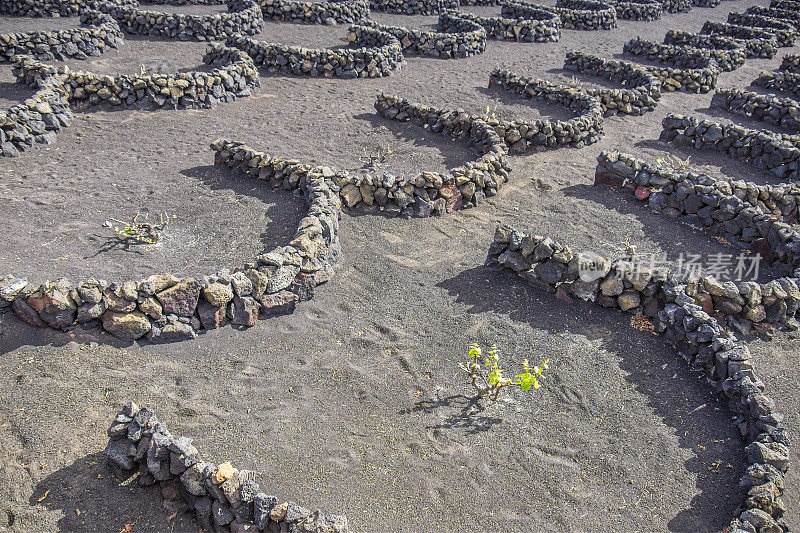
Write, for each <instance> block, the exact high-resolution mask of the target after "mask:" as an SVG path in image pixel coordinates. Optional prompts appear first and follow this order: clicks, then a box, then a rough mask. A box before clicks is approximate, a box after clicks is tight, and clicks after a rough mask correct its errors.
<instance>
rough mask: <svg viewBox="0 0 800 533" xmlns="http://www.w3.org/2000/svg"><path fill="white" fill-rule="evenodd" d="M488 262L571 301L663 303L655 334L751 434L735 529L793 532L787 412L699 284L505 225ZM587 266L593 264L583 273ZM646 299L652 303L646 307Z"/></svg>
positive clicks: (637, 307) (630, 305)
mask: <svg viewBox="0 0 800 533" xmlns="http://www.w3.org/2000/svg"><path fill="white" fill-rule="evenodd" d="M487 263H490V264H491V263H498V264H499V265H501V266H502V267H505V268H509V269H511V270H513V271H514V272H516V273H517V274H518V275H519V276H520V277H522V278H523V279H526V280H528V281H530V282H532V283H535V284H537V285H540V286H543V287H544V288H545V289H549V290H550V291H552V292H556V291H558V292H559V294H561V295H564V297H566V298H569V296H568V295H569V294H572V295H575V296H577V297H578V298H580V299H582V300H585V301H592V302H597V303H599V304H601V305H605V306H608V307H617V308H620V309H623V310H626V311H629V312H641V311H644V310H647V309H646V308H647V307H650V309H651V310H652V309H655V308H660V310H659V311H658V313H657V314H656V315H655V318H654V320H653V327H654V331H655V332H656V333H658V334H662V335H663V336H664V338H665V339H666V340H667V341H668V342H669V343H670V344H672V345H673V346H675V347H676V348H678V349H679V350H680V352H679V353H680V354H681V355H682V356H683V357H684V358H685V359H686V360H687V361H688V362H689V364H690V365H691V367H692V368H693V369H696V370H699V371H701V372H703V374H704V375H705V377H706V378H707V380H708V381H709V383H710V384H711V385H712V386H713V388H714V390H715V392H718V393H723V394H725V396H726V397H727V398H728V406H729V409H730V410H731V411H732V412H733V413H735V414H736V415H738V418H737V419H736V420H735V422H734V423H735V424H736V425H737V427H738V429H739V430H740V432H741V434H742V436H743V438H744V441H745V448H744V451H745V454H746V457H747V463H748V468H747V470H746V471H745V474H744V476H743V477H742V480H741V483H740V485H741V486H742V487H743V488H744V489H745V490H746V491H747V494H746V496H745V499H744V502H743V504H742V506H741V507H740V509H738V510H737V514H736V516H735V517H734V519H733V521H732V522H731V525H730V530H731V531H732V532H734V533H745V532H749V533H753V532H757V533H783V532H785V531H788V530H789V528H788V526H787V525H786V523H785V522H784V521H783V520H782V517H783V515H784V513H785V510H786V505H785V503H784V501H783V492H784V478H785V474H786V471H787V470H788V467H789V448H788V445H789V438H788V436H787V435H786V430H785V428H783V427H782V425H781V420H782V416H781V415H780V414H779V413H778V412H777V411H776V409H775V404H774V402H773V401H772V400H771V399H770V398H769V397H768V396H766V395H765V394H764V389H765V386H764V383H763V381H761V380H760V379H759V378H758V376H757V375H756V374H755V372H754V371H753V366H752V362H751V355H750V351H749V349H748V348H747V345H746V344H744V343H742V342H739V341H737V340H736V338H735V337H734V336H733V335H732V334H731V333H728V332H726V331H725V329H724V328H723V327H722V325H721V324H720V323H719V322H718V321H717V320H716V319H715V318H714V317H712V316H711V315H709V314H708V313H707V312H706V311H704V309H703V307H702V306H701V305H698V304H697V303H696V299H695V297H694V293H693V290H694V289H693V287H691V286H689V285H683V284H681V283H679V282H677V281H675V280H674V279H670V277H669V276H668V274H667V275H665V273H664V272H658V271H657V272H647V271H643V269H632V268H631V266H632V265H631V264H630V262H629V261H626V260H625V259H624V258H623V259H620V260H616V261H612V260H610V259H609V258H605V257H601V256H599V255H597V254H593V253H586V254H578V255H575V254H573V253H572V251H571V250H570V249H569V248H568V247H567V246H564V245H561V244H559V243H556V242H554V241H553V240H552V239H550V238H549V237H542V236H538V235H526V234H524V233H523V232H520V231H517V230H514V229H512V228H510V227H508V226H502V225H501V226H499V227H498V228H497V230H496V232H495V236H494V240H493V242H492V244H491V246H490V247H489V256H488V259H487ZM583 265H590V266H591V267H592V268H591V270H589V271H588V272H586V271H582V266H583ZM587 275H588V277H587ZM640 287H641V288H640ZM643 298H644V300H645V301H646V302H648V303H647V304H645V305H642V303H641V301H642V299H643ZM637 299H638V300H639V303H637ZM651 302H656V303H655V304H652V303H651Z"/></svg>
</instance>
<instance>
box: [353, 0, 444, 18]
mask: <svg viewBox="0 0 800 533" xmlns="http://www.w3.org/2000/svg"><path fill="white" fill-rule="evenodd" d="M458 6H459V3H458V0H369V7H370V8H371V9H372V10H374V11H383V12H386V13H397V14H399V15H436V14H437V13H442V12H444V11H453V10H456V11H457V10H458Z"/></svg>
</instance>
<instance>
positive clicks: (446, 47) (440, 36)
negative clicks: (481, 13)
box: [363, 12, 487, 59]
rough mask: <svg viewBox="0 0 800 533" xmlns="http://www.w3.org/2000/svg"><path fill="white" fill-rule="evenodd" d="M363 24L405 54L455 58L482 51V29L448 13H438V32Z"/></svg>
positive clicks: (474, 23)
mask: <svg viewBox="0 0 800 533" xmlns="http://www.w3.org/2000/svg"><path fill="white" fill-rule="evenodd" d="M363 24H364V25H365V26H369V27H372V28H376V29H378V30H381V31H383V32H386V33H389V34H391V35H394V36H395V37H396V38H397V40H398V41H400V45H401V46H402V47H403V53H405V54H413V55H420V56H425V57H436V58H439V59H458V58H465V57H472V56H474V55H477V54H482V53H483V52H484V51H485V50H486V37H487V35H486V30H485V29H484V28H483V26H481V25H480V24H478V23H477V22H473V21H471V20H468V19H466V18H463V17H461V16H456V15H454V14H451V13H450V12H444V13H441V14H439V26H438V31H422V30H409V29H406V28H403V27H401V26H385V25H383V24H378V23H377V22H375V21H363Z"/></svg>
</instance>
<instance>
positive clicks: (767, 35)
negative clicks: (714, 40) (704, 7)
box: [700, 20, 781, 57]
mask: <svg viewBox="0 0 800 533" xmlns="http://www.w3.org/2000/svg"><path fill="white" fill-rule="evenodd" d="M700 33H704V34H706V35H725V36H728V37H733V38H734V39H738V40H742V41H751V40H757V41H769V42H774V43H775V46H781V45H780V43H779V42H778V38H777V36H776V35H775V32H774V31H771V30H767V29H766V28H754V27H752V26H740V25H738V24H728V23H726V22H714V21H711V20H707V21H706V22H705V24H703V28H702V29H701V30H700ZM747 45H748V46H749V45H750V43H749V42H748V43H747ZM757 46H759V47H761V46H763V44H762V43H760V42H759V43H757ZM755 57H760V56H755Z"/></svg>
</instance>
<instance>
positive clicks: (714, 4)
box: [692, 0, 722, 7]
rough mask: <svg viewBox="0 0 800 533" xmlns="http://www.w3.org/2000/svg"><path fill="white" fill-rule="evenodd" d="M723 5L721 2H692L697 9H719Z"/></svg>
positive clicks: (705, 0) (694, 0)
mask: <svg viewBox="0 0 800 533" xmlns="http://www.w3.org/2000/svg"><path fill="white" fill-rule="evenodd" d="M721 3H722V2H721V1H720V0H692V5H695V6H697V7H717V6H718V5H720V4H721Z"/></svg>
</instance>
